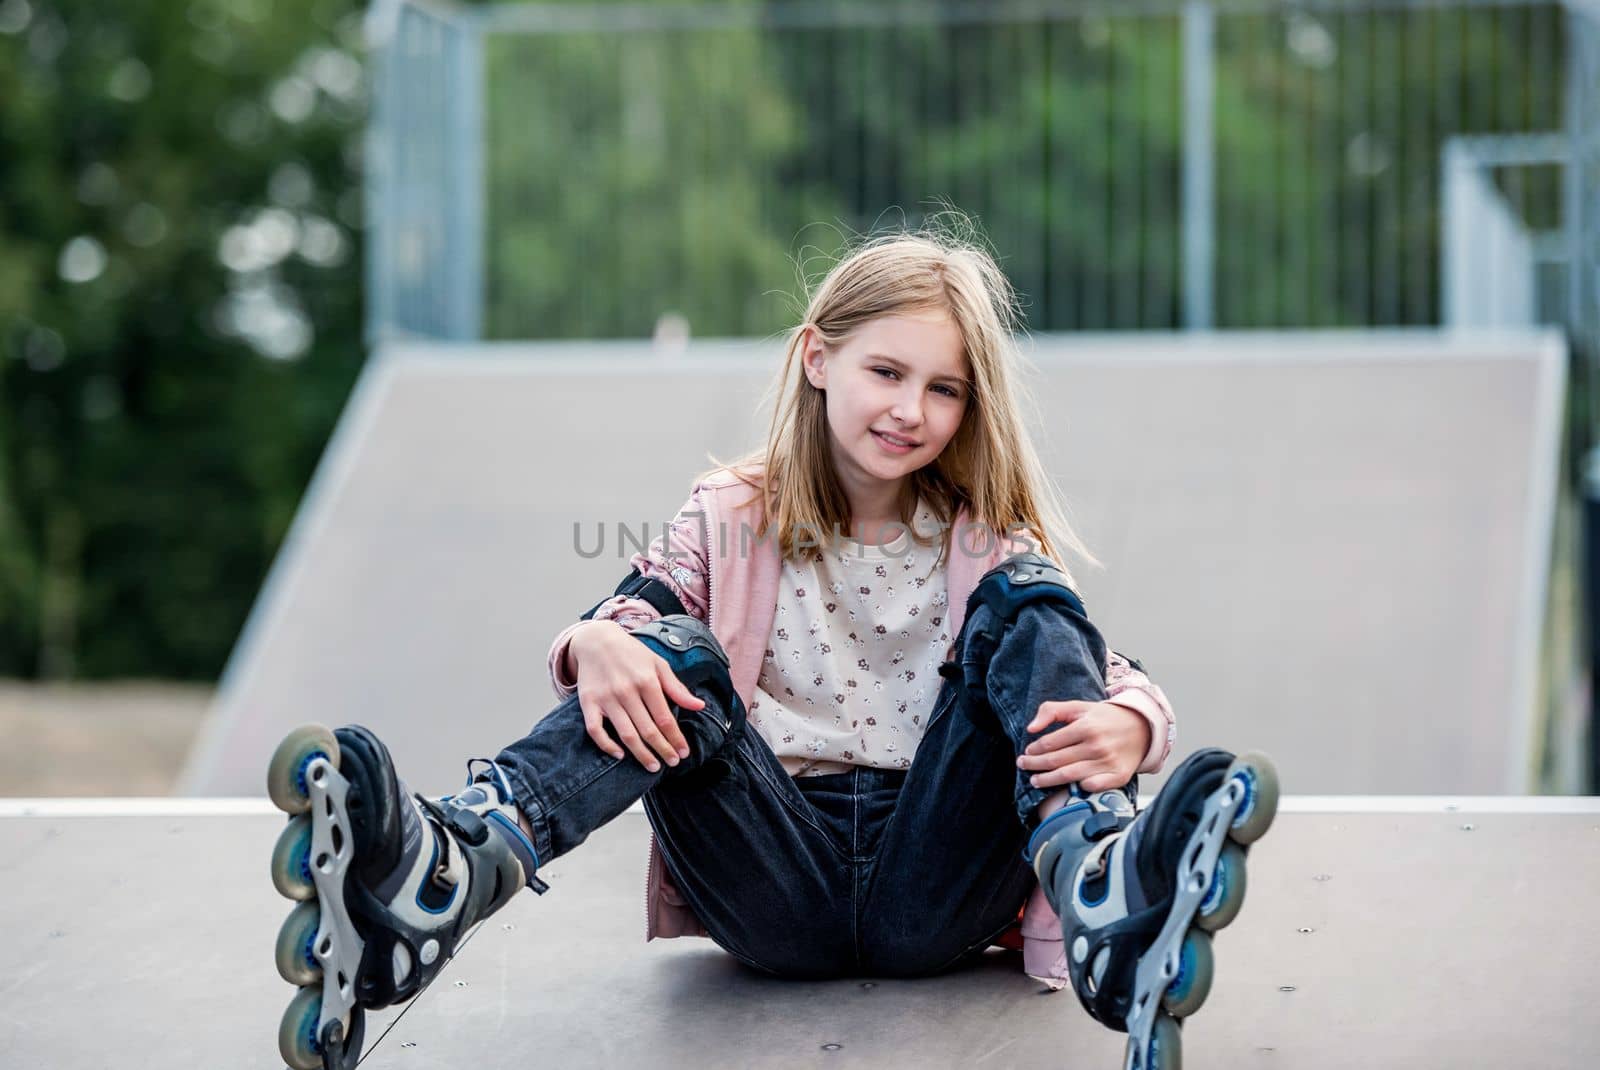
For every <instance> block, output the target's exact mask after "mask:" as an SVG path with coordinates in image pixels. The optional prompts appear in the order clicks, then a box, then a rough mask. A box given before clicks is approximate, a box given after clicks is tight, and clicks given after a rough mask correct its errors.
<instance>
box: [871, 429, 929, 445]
mask: <svg viewBox="0 0 1600 1070" xmlns="http://www.w3.org/2000/svg"><path fill="white" fill-rule="evenodd" d="M872 433H873V434H874V435H877V436H878V437H879V438H881V439H883V440H884V441H885V442H888V443H890V444H891V445H895V446H920V445H921V443H920V442H913V441H911V440H910V439H907V438H896V437H895V436H893V435H886V434H884V433H883V432H882V431H874V432H872Z"/></svg>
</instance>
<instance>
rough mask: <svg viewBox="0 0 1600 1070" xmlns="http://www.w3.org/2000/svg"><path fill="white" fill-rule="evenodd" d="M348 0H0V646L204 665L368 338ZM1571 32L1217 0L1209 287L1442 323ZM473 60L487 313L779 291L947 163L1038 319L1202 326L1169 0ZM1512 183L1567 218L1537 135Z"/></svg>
mask: <svg viewBox="0 0 1600 1070" xmlns="http://www.w3.org/2000/svg"><path fill="white" fill-rule="evenodd" d="M736 2H738V0H736ZM926 2H927V3H928V4H930V5H932V4H935V3H937V0H926ZM743 3H744V4H746V5H747V6H749V7H752V8H756V7H763V6H766V5H764V4H763V3H762V2H761V0H743ZM843 10H848V9H843ZM361 25H362V24H361V16H360V12H359V11H358V9H357V8H356V6H355V5H354V4H352V3H348V2H344V0H282V2H277V3H274V2H272V0H169V2H167V3H160V2H154V0H131V2H128V3H124V4H121V5H105V4H90V3H87V2H83V0H49V2H46V0H0V420H3V423H0V674H20V675H25V676H41V675H42V676H50V677H66V676H110V675H119V674H151V675H172V676H181V677H196V678H205V677H209V676H213V675H214V674H215V673H216V672H217V671H218V669H219V668H220V667H221V665H222V663H223V661H224V659H225V657H226V655H227V652H228V650H229V648H230V647H231V645H232V643H233V641H234V638H235V636H236V635H237V632H238V629H239V627H240V625H241V623H242V621H243V620H244V617H245V615H246V613H247V611H248V609H249V606H250V603H251V601H252V599H253V597H254V594H255V592H256V591H257V589H258V588H259V585H260V582H261V579H262V577H263V576H264V574H265V571H266V568H267V566H268V564H269V562H270V560H271V556H272V554H273V552H274V551H275V549H276V547H277V545H278V543H279V541H280V540H281V538H282V537H283V534H284V532H285V530H286V529H287V526H288V524H289V521H290V519H291V517H292V515H293V512H294V509H295V506H296V504H297V502H298V499H299V496H300V494H301V492H302V490H303V488H304V486H305V483H306V481H307V479H308V477H309V475H310V473H311V471H312V469H313V467H314V464H315V461H316V458H317V456H318V454H319V453H320V451H321V449H322V447H323V444H324V442H325V440H326V438H327V435H328V434H329V432H330V430H331V429H332V427H333V424H334V422H335V420H336V418H337V414H338V412H339V410H340V409H341V407H342V405H343V403H344V399H345V397H346V396H347V394H348V391H349V388H350V386H351V383H352V382H353V380H354V377H355V375H356V373H357V371H358V370H359V366H360V362H361V360H362V346H361V340H360V308H359V306H360V285H361V264H360V256H359V252H360V246H361V235H360V226H361V220H360V201H359V178H360V163H361V161H360V148H359V135H360V133H361V130H362V127H363V124H364V122H365V115H366V92H367V89H366V82H365V79H364V77H363V75H362V71H361V69H360V67H359V65H358V63H359V58H360V51H361V39H360V38H361ZM1562 33H1563V24H1562V18H1561V11H1560V9H1559V8H1558V7H1555V6H1553V5H1538V4H1534V5H1526V6H1516V7H1509V6H1508V7H1504V8H1497V7H1491V6H1486V5H1473V6H1470V7H1461V8H1452V7H1441V6H1435V5H1419V6H1410V7H1402V8H1392V7H1391V8H1382V9H1377V10H1365V11H1363V10H1360V9H1354V8H1343V7H1338V6H1325V7H1318V8H1315V9H1303V10H1302V9H1294V8H1289V7H1285V8H1283V9H1279V10H1273V11H1267V12H1262V11H1259V10H1258V11H1255V12H1251V13H1239V14H1224V15H1220V16H1219V17H1218V19H1217V24H1216V50H1217V52H1216V54H1217V67H1216V87H1215V91H1216V108H1215V113H1214V123H1215V144H1216V154H1217V157H1216V158H1217V173H1216V183H1215V185H1216V204H1217V224H1218V226H1217V241H1218V245H1217V250H1216V265H1217V275H1216V319H1217V323H1218V325H1219V326H1287V325H1311V326H1323V325H1326V326H1332V325H1362V324H1380V325H1400V324H1424V323H1431V322H1434V321H1435V319H1436V317H1437V314H1438V313H1437V308H1438V304H1439V296H1438V285H1439V278H1438V275H1439V269H1438V247H1439V240H1440V238H1439V212H1438V191H1439V182H1440V175H1439V159H1440V151H1441V147H1442V145H1443V143H1444V140H1445V139H1446V138H1448V137H1450V136H1453V135H1456V134H1460V133H1473V134H1481V133H1495V132H1521V131H1543V130H1549V129H1557V128H1559V125H1560V117H1561V107H1560V101H1561V100H1562V94H1563V87H1562V84H1561V69H1562V67H1561V57H1562V54H1563V47H1564V45H1563V40H1562ZM484 64H485V73H486V77H487V88H488V92H487V96H486V101H485V104H486V113H485V125H486V130H485V136H486V142H487V143H486V148H485V169H486V179H487V182H486V203H485V216H486V239H485V245H484V256H485V260H486V264H485V280H486V287H487V293H486V295H485V310H484V311H485V317H484V322H485V325H486V327H485V329H486V332H487V334H488V335H489V336H491V337H497V338H541V337H543V338H548V337H617V336H624V337H626V336H634V337H637V336H640V335H643V334H647V333H649V332H650V331H651V330H652V329H653V328H654V327H655V325H656V324H657V323H658V321H659V320H660V318H661V317H663V316H666V315H669V314H675V315H678V316H682V317H684V318H685V319H686V320H687V322H688V324H689V325H690V327H691V328H692V330H693V333H694V334H695V335H698V336H717V335H749V334H756V335H761V334H767V333H770V332H774V331H778V330H781V329H782V328H784V327H785V326H787V325H789V324H790V323H791V322H792V321H793V317H794V315H795V314H796V311H797V305H798V302H799V301H800V299H801V296H802V288H803V287H802V280H803V279H804V278H808V277H809V278H814V277H815V276H816V275H817V274H818V273H819V272H820V271H822V270H824V269H825V268H826V267H827V265H828V258H829V256H831V255H832V254H833V253H834V252H835V251H836V250H837V249H838V247H839V246H840V245H841V244H842V243H843V242H844V241H846V240H848V239H849V238H850V237H852V236H854V235H855V234H858V233H863V232H869V231H871V230H873V229H874V228H876V227H879V226H881V225H884V224H885V223H887V224H891V225H898V224H900V223H902V222H906V223H911V224H916V223H918V222H920V221H921V219H922V218H923V217H924V216H925V215H926V214H927V213H928V212H929V211H931V210H934V209H936V208H937V207H938V206H939V205H941V204H943V203H950V204H954V205H956V206H959V207H960V208H961V209H963V210H964V211H966V212H968V213H970V214H972V215H973V216H975V217H976V218H977V219H978V221H979V223H980V225H981V227H982V228H983V231H984V232H985V234H986V235H987V239H988V240H989V242H990V243H991V245H992V246H993V248H994V249H995V251H996V253H997V254H998V255H999V257H1000V259H1001V261H1002V263H1003V264H1004V265H1005V267H1006V269H1007V270H1008V272H1009V273H1010V275H1011V277H1012V279H1013V281H1014V282H1015V283H1016V285H1017V287H1018V289H1019V291H1020V292H1021V294H1022V296H1023V299H1024V302H1025V305H1026V311H1027V314H1028V322H1029V326H1030V328H1032V329H1034V330H1065V329H1110V328H1169V327H1175V326H1178V325H1180V322H1181V294H1182V283H1183V278H1182V255H1181V254H1182V230H1181V228H1182V221H1181V217H1180V203H1181V197H1180V188H1181V178H1182V160H1183V148H1184V145H1183V141H1184V130H1183V111H1182V87H1183V83H1182V78H1183V64H1182V39H1181V25H1180V23H1179V20H1178V19H1177V18H1176V17H1174V16H1172V15H1162V14H1159V13H1157V14H1146V15H1141V16H1139V17H1123V16H1117V17H1111V18H1102V17H1096V16H1093V15H1085V16H1082V17H1074V18H1066V19H1058V20H1056V21H1049V22H1043V23H1039V22H1027V21H1016V20H1006V19H1001V20H998V21H995V22H991V23H981V22H978V23H975V22H973V21H970V20H965V21H961V20H958V21H953V22H928V21H926V20H917V19H909V20H906V21H904V22H900V23H896V24H892V25H881V26H872V25H868V26H863V25H844V24H841V25H838V26H832V27H829V26H821V25H813V26H807V27H803V28H793V27H791V28H785V29H770V28H762V29H757V28H754V27H748V28H723V29H714V30H707V29H672V30H665V31H653V32H648V33H644V32H610V31H607V32H594V31H581V30H572V29H568V30H565V31H563V32H560V33H553V34H538V33H508V34H499V35H494V36H492V37H491V38H490V39H489V40H488V42H487V47H486V49H485V53H484ZM430 85H431V83H426V82H425V81H424V80H422V79H421V78H420V77H419V78H418V80H417V82H416V85H415V86H414V87H413V88H416V89H419V90H420V91H421V92H424V93H427V92H436V93H448V89H446V88H440V89H438V90H432V89H431V88H430ZM445 99H447V98H441V100H440V101H438V102H437V104H436V105H430V106H429V107H427V108H424V109H421V110H420V111H419V112H418V113H417V114H413V115H410V116H399V117H398V120H399V126H398V130H399V132H400V134H401V136H403V137H404V136H408V135H409V136H410V137H411V138H412V141H409V142H408V144H415V145H427V144H443V143H444V142H442V141H440V142H430V141H429V139H428V137H427V136H426V135H428V134H429V133H430V131H429V130H428V129H426V125H427V123H428V122H429V121H430V117H437V116H443V115H447V114H449V112H450V109H449V107H447V106H445ZM408 123H409V124H410V125H409V126H408V125H407V124H408ZM432 133H435V134H436V133H437V132H436V131H433V132H432ZM418 192H419V190H418V189H410V190H408V196H411V197H413V198H414V197H415V196H416V195H417V194H418ZM1507 192H1508V194H1510V195H1511V197H1512V199H1513V201H1514V202H1515V203H1516V204H1517V205H1518V207H1519V208H1520V210H1521V211H1522V212H1523V213H1524V216H1525V218H1527V219H1528V220H1529V221H1530V223H1531V224H1532V225H1535V226H1554V225H1557V224H1558V223H1559V212H1558V211H1557V210H1556V208H1555V206H1556V205H1557V204H1558V203H1559V195H1560V190H1559V184H1558V183H1557V182H1555V181H1553V180H1552V178H1551V175H1550V174H1548V173H1546V174H1543V175H1539V174H1532V173H1530V175H1529V176H1528V177H1527V178H1526V180H1524V178H1523V177H1522V176H1517V175H1513V176H1511V177H1510V188H1508V189H1507ZM424 207H425V212H424V216H423V218H424V219H425V220H426V221H427V223H428V225H430V226H435V227H436V226H438V225H440V221H441V220H443V219H445V218H448V216H449V208H450V206H449V205H446V204H427V205H425V206H424ZM435 267H437V269H438V270H440V271H447V270H448V268H449V265H435Z"/></svg>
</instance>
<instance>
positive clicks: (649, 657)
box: [572, 620, 705, 773]
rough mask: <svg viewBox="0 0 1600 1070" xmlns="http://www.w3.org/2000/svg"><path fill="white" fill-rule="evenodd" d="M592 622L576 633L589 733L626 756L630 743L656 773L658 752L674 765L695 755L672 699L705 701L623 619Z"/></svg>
mask: <svg viewBox="0 0 1600 1070" xmlns="http://www.w3.org/2000/svg"><path fill="white" fill-rule="evenodd" d="M592 623H593V624H594V627H591V628H580V629H579V630H578V631H576V632H574V633H573V636H572V650H573V653H574V654H575V655H576V657H575V660H576V661H577V663H578V705H579V706H580V707H581V708H582V710H583V724H584V727H585V728H587V729H588V731H589V738H590V739H592V740H594V742H595V746H597V747H599V748H600V749H601V750H603V751H605V752H606V753H607V754H609V755H611V756H612V757H613V758H618V759H620V758H622V757H623V755H624V751H623V749H622V748H623V747H626V748H627V752H626V753H631V754H632V755H633V756H634V757H635V758H637V759H639V764H640V765H642V766H644V767H645V768H646V769H648V770H650V771H651V772H652V773H654V772H656V771H658V770H659V769H660V768H661V765H660V763H659V762H658V761H656V756H657V755H660V757H661V758H663V759H665V760H666V763H667V764H668V765H677V764H678V761H679V760H680V759H682V758H687V757H688V756H689V744H688V743H687V742H685V741H684V738H683V732H682V731H680V730H679V728H678V719H677V718H676V717H674V716H673V715H672V710H671V709H670V708H669V707H668V705H667V703H668V702H669V701H671V702H673V703H676V704H677V705H679V706H681V707H683V708H684V709H690V710H698V709H701V708H702V707H704V706H705V702H704V701H703V700H701V699H700V698H698V697H697V696H696V695H695V694H694V692H692V691H690V690H689V689H688V688H687V687H685V686H684V685H683V683H682V681H680V680H679V679H678V678H677V677H676V676H675V675H673V672H672V668H671V666H669V665H668V664H667V660H666V659H665V658H663V657H661V655H659V654H657V653H656V652H655V651H653V650H651V649H650V648H649V647H647V646H645V645H644V644H643V643H641V642H639V640H637V639H634V638H633V637H632V636H630V635H629V634H628V633H627V632H626V631H625V630H624V629H623V627H622V626H621V625H620V624H617V623H615V622H614V621H608V620H607V621H594V622H592ZM580 644H581V645H580ZM606 721H610V722H611V726H612V730H613V731H615V732H616V739H612V738H611V735H610V734H609V733H608V732H607V731H606V727H605V722H606ZM617 740H621V741H622V746H620V747H619V746H618V745H617ZM652 751H653V752H654V753H651V752H652Z"/></svg>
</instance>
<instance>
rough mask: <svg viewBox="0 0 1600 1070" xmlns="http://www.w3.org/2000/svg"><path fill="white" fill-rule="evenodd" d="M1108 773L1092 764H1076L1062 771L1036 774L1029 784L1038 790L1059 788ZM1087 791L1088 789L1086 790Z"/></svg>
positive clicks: (1061, 769)
mask: <svg viewBox="0 0 1600 1070" xmlns="http://www.w3.org/2000/svg"><path fill="white" fill-rule="evenodd" d="M1104 772H1106V770H1105V768H1104V767H1103V766H1100V765H1096V764H1094V763H1092V762H1074V763H1072V764H1071V765H1064V766H1062V767H1061V768H1060V769H1051V770H1050V771H1048V772H1044V773H1035V774H1034V775H1033V776H1032V777H1030V778H1029V779H1028V783H1030V784H1032V785H1033V786H1034V787H1036V788H1059V787H1065V786H1066V785H1068V784H1078V783H1081V782H1082V781H1083V780H1084V779H1086V778H1088V777H1092V776H1094V775H1095V774H1096V773H1104ZM1085 790H1087V789H1085Z"/></svg>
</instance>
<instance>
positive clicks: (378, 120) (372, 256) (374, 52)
mask: <svg viewBox="0 0 1600 1070" xmlns="http://www.w3.org/2000/svg"><path fill="white" fill-rule="evenodd" d="M399 7H400V5H399V3H397V2H396V0H377V2H376V3H374V4H373V5H372V7H371V8H369V9H368V12H367V17H366V37H367V42H368V49H369V54H370V56H371V60H370V62H369V65H368V69H369V70H370V71H371V78H372V98H371V99H372V115H371V119H370V120H369V122H368V125H367V135H366V142H365V156H366V159H365V161H364V164H363V168H364V170H365V181H364V195H365V200H366V203H365V205H364V214H365V216H366V219H365V220H364V225H365V231H366V243H367V251H366V271H365V275H366V289H367V301H366V306H367V308H366V322H365V340H366V343H367V348H368V351H369V352H375V351H376V350H377V347H378V344H379V343H380V342H381V341H382V338H381V335H382V334H383V332H384V329H385V328H386V327H392V326H393V324H394V273H393V270H392V269H391V267H390V265H392V264H393V263H394V248H393V246H394V242H393V228H394V219H395V215H394V209H395V203H394V181H395V176H394V165H395V158H394V122H395V107H394V86H393V80H394V77H395V74H394V71H395V63H394V42H395V37H396V27H397V25H398V23H399V19H400V11H399Z"/></svg>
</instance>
